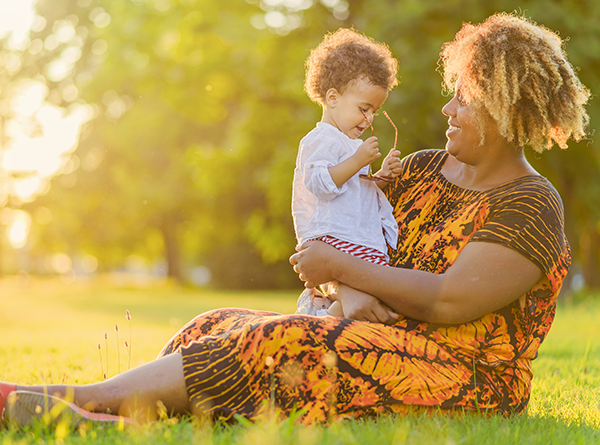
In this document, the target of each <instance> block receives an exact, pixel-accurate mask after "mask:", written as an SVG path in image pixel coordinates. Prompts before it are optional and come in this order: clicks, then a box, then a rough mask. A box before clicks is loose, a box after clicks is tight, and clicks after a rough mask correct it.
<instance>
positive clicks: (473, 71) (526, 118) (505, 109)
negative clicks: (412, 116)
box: [439, 13, 590, 153]
mask: <svg viewBox="0 0 600 445" xmlns="http://www.w3.org/2000/svg"><path fill="white" fill-rule="evenodd" d="M562 44H563V42H562V40H561V39H560V37H559V36H558V35H557V34H555V33H554V32H552V31H550V30H548V29H547V28H544V27H542V26H539V25H537V24H535V23H534V22H532V21H530V20H528V19H525V18H522V17H518V16H516V15H514V14H507V13H499V14H494V15H493V16H491V17H489V18H488V19H487V20H486V21H485V22H483V23H481V24H479V25H477V26H474V25H471V24H468V23H465V24H463V27H462V28H461V30H460V31H459V32H458V33H457V34H456V37H455V38H454V40H453V41H452V42H448V43H446V44H444V46H443V48H442V52H441V54H440V61H439V65H440V66H439V68H440V69H441V70H442V71H443V72H442V75H443V86H444V87H445V89H446V91H448V92H454V91H455V90H456V89H457V87H458V90H459V92H460V95H461V96H462V100H463V101H465V102H466V103H469V104H471V105H472V106H473V108H474V109H475V113H474V118H475V120H476V122H475V124H476V126H477V127H478V129H479V130H480V131H479V132H480V134H481V135H482V143H483V133H482V131H481V129H482V128H483V125H484V123H485V120H486V119H489V116H491V118H492V119H493V120H494V121H495V122H496V124H497V126H498V131H499V133H500V135H502V136H503V137H504V138H506V140H507V141H509V142H510V143H512V144H513V145H515V146H517V147H519V148H523V147H524V146H526V145H529V146H530V147H531V148H532V149H533V150H534V151H536V152H538V153H541V152H542V151H544V149H550V148H552V146H553V145H554V143H556V144H558V146H559V147H561V148H567V141H568V140H569V139H570V138H572V139H574V140H576V141H579V140H581V139H582V138H584V137H585V136H586V132H585V127H586V125H587V124H588V121H589V117H588V115H587V113H586V111H585V108H584V105H585V104H586V102H587V101H588V99H589V97H590V92H589V90H588V89H587V88H586V87H585V86H584V85H582V84H581V82H580V81H579V79H578V77H577V75H576V74H575V72H574V70H573V67H572V66H571V64H570V63H569V62H568V61H567V55H566V53H565V52H564V51H563V48H562ZM459 77H460V82H459V84H458V85H457V81H459ZM481 111H484V112H483V113H482V112H481Z"/></svg>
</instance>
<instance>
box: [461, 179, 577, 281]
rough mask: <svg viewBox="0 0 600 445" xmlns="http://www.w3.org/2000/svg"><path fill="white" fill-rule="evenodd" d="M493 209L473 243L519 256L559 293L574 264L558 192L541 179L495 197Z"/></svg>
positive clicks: (492, 203)
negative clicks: (495, 245) (496, 246)
mask: <svg viewBox="0 0 600 445" xmlns="http://www.w3.org/2000/svg"><path fill="white" fill-rule="evenodd" d="M490 205H491V211H490V214H489V218H488V220H487V221H486V222H485V224H484V225H483V226H482V227H481V228H480V229H479V230H477V232H475V234H474V235H473V237H472V238H471V240H470V241H471V242H473V241H484V242H493V243H499V244H502V245H505V246H507V247H509V248H511V249H513V250H515V251H517V252H519V253H520V254H521V255H523V256H525V257H526V258H528V259H529V260H531V261H533V263H535V264H536V265H537V266H538V267H539V268H540V270H542V271H543V272H544V274H545V275H546V276H547V278H548V280H549V281H550V283H551V287H552V289H553V290H554V291H557V290H558V289H559V288H560V285H561V283H562V280H563V279H564V277H565V275H566V273H567V271H568V268H569V265H570V262H571V256H570V249H569V243H568V241H567V239H566V236H565V233H564V212H563V205H562V201H561V199H560V196H559V194H558V192H557V191H556V190H555V189H554V188H553V187H552V185H551V184H550V183H549V182H548V181H546V180H545V179H541V178H540V179H539V180H536V181H533V182H532V183H530V184H527V185H523V186H520V187H518V188H517V189H515V190H508V191H506V192H504V193H501V194H499V195H498V196H494V197H493V199H492V200H491V201H490Z"/></svg>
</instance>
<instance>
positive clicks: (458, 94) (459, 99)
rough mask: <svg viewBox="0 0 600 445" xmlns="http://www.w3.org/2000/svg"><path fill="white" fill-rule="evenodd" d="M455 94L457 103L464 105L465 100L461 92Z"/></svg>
mask: <svg viewBox="0 0 600 445" xmlns="http://www.w3.org/2000/svg"><path fill="white" fill-rule="evenodd" d="M455 96H456V100H457V101H458V103H459V104H461V105H466V102H465V100H464V98H463V95H462V94H460V93H456V95H455Z"/></svg>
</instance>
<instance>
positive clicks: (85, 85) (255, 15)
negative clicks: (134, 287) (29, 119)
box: [29, 0, 600, 288]
mask: <svg viewBox="0 0 600 445" xmlns="http://www.w3.org/2000/svg"><path fill="white" fill-rule="evenodd" d="M519 8H521V9H522V10H523V11H524V13H525V15H527V16H530V17H532V18H533V19H534V20H536V21H537V22H539V23H542V24H544V25H546V26H548V27H549V28H551V29H553V30H558V31H559V32H560V33H561V35H562V36H563V37H570V41H569V43H568V46H567V50H568V53H569V55H570V60H571V61H572V63H573V64H574V65H575V66H577V67H580V68H581V71H580V74H581V78H582V80H583V81H584V83H585V84H587V85H588V86H589V87H590V88H591V90H592V93H594V94H597V89H598V88H599V83H598V80H599V79H598V77H599V76H600V65H599V64H600V61H599V58H600V51H598V49H599V48H600V32H598V30H599V25H598V24H597V20H595V17H596V16H597V14H594V12H600V11H598V9H599V8H600V6H599V5H598V4H597V2H592V1H591V0H581V1H577V2H572V1H569V2H567V1H566V0H555V1H552V2H547V1H543V0H522V1H512V0H510V1H509V0H491V1H487V2H481V1H475V0H448V1H445V2H418V1H414V0H402V1H390V0H378V1H365V0H347V1H346V0H321V1H314V0H304V1H287V2H283V1H275V0H270V1H263V2H260V3H259V2H258V0H247V1H245V2H244V1H241V0H220V1H218V2H215V1H214V0H181V1H178V2H175V1H170V0H77V1H75V0H52V1H50V0H45V1H40V2H39V3H38V6H37V11H38V14H40V15H41V16H43V17H44V18H45V19H46V23H47V24H48V25H47V26H46V28H44V29H43V30H42V31H39V32H38V33H34V35H33V37H32V39H34V40H35V39H42V40H44V41H46V40H47V39H49V38H51V36H52V35H53V34H57V33H60V29H61V26H63V25H65V24H66V25H65V26H68V23H71V24H72V26H74V29H75V30H76V32H75V34H74V35H73V36H72V39H71V40H66V41H65V42H64V43H63V44H61V45H59V46H58V47H57V49H55V50H54V52H53V54H54V55H59V54H63V52H64V51H67V49H68V48H69V47H71V46H75V47H77V48H80V50H81V57H80V58H79V59H78V60H77V61H76V62H74V65H73V68H72V69H71V70H70V71H68V72H67V73H66V74H65V75H64V78H62V79H57V80H56V81H51V80H49V81H48V85H49V87H50V89H51V93H50V96H49V100H53V101H55V102H56V103H60V104H62V105H68V101H67V100H66V99H65V97H67V96H68V95H66V94H65V91H72V87H73V86H75V87H76V88H77V90H78V92H79V98H80V99H82V100H84V101H86V102H88V103H92V104H94V106H95V110H96V118H95V119H94V120H92V121H91V122H90V124H89V125H88V128H87V129H86V131H85V132H84V134H83V135H82V138H81V143H80V145H79V147H78V149H77V151H76V153H75V155H74V157H73V162H74V164H72V165H74V166H75V167H77V166H79V168H76V169H74V170H73V169H72V171H70V170H69V171H66V172H65V174H64V175H62V176H59V177H57V178H55V180H54V181H53V184H52V187H51V190H50V192H49V194H48V195H46V196H44V197H41V198H39V199H38V200H37V201H36V202H35V203H34V204H32V205H30V206H29V209H30V210H31V211H32V212H35V211H36V209H37V208H40V207H46V208H49V209H50V210H51V211H52V213H53V215H54V218H53V220H52V222H51V223H50V224H49V225H47V226H40V225H36V226H35V227H34V238H35V240H36V242H35V245H34V246H33V248H32V249H33V250H32V252H33V254H34V255H42V254H43V252H45V251H47V250H48V249H62V250H64V251H68V252H69V253H71V254H73V255H76V254H81V253H82V252H87V253H91V254H93V255H95V256H97V257H98V258H99V259H100V261H101V263H102V264H104V265H105V267H106V268H107V269H112V268H115V267H118V266H119V265H122V263H123V261H124V258H125V257H126V256H127V255H128V254H131V253H135V254H138V255H143V256H145V257H146V258H148V259H150V260H158V259H160V258H165V259H166V260H167V263H168V265H169V274H170V275H172V276H174V277H180V278H181V277H183V276H184V275H185V274H186V270H185V269H186V266H188V265H189V266H192V265H195V264H203V265H206V266H208V267H209V268H210V269H211V270H212V272H213V284H215V285H220V286H227V287H232V288H234V287H245V288H251V287H289V286H290V285H292V284H293V283H297V281H296V280H297V279H296V277H295V276H294V274H293V273H292V272H291V269H290V267H289V265H288V264H287V257H288V256H289V254H290V253H292V251H293V246H294V244H295V243H294V236H293V228H292V222H291V217H290V196H291V178H292V171H293V166H294V160H295V154H296V148H297V144H298V141H299V140H300V139H301V137H302V136H303V135H304V134H306V133H307V132H308V131H309V130H310V129H311V128H312V127H313V126H314V124H315V122H316V121H318V120H319V112H320V110H319V109H318V107H317V106H316V105H314V104H312V103H311V102H310V101H309V100H308V99H307V98H306V97H305V95H304V93H303V90H302V83H303V63H304V60H305V58H306V56H307V55H308V51H309V50H310V49H311V48H313V47H314V46H316V45H317V44H318V42H319V41H320V40H321V38H322V36H323V34H324V33H326V32H328V31H332V30H335V29H337V28H339V27H341V26H346V27H349V26H354V27H355V28H356V29H358V30H360V31H362V32H364V33H366V34H367V35H369V36H372V37H373V38H375V39H376V40H379V41H384V42H386V43H387V44H389V46H390V48H391V50H392V52H393V53H394V54H395V55H396V56H397V57H398V59H399V61H400V76H401V84H400V86H399V87H398V88H396V89H395V90H394V91H393V92H392V93H391V94H390V97H389V99H388V101H387V103H386V104H385V107H384V108H385V109H386V110H387V111H388V112H389V114H390V115H391V116H392V118H393V119H394V120H395V122H396V123H397V125H398V128H399V130H400V137H399V141H398V142H399V148H400V150H401V151H402V153H403V154H404V155H406V154H409V153H411V152H413V151H416V150H418V149H423V148H430V147H437V148H442V147H443V145H444V143H445V136H444V129H445V127H446V123H445V121H446V118H445V117H444V116H443V115H442V114H441V112H440V109H441V107H442V106H443V104H444V102H445V101H446V100H447V98H445V97H443V96H442V95H441V94H440V91H441V87H440V77H439V74H438V73H436V67H437V59H438V54H439V50H440V47H441V45H442V44H443V42H445V41H448V40H450V39H452V37H453V36H454V34H455V33H456V31H458V29H459V28H460V26H461V23H462V22H480V21H482V20H483V19H485V17H487V16H488V15H490V14H492V13H494V12H496V11H513V10H515V9H519ZM269 14H271V16H270V17H273V15H272V14H280V15H279V16H277V17H279V19H281V20H283V21H282V22H281V23H287V25H284V26H283V27H279V28H274V27H272V26H268V23H271V22H269V20H267V19H268V17H269V16H268V15H269ZM282 17H283V19H282ZM265 20H266V22H267V25H265ZM286 20H287V22H286ZM50 24H54V25H52V26H50ZM57 24H59V25H57ZM61 24H62V25H61ZM286 26H288V28H286ZM48 51H49V50H43V51H42V52H41V53H40V58H42V57H46V58H47V57H48ZM40 63H45V62H44V61H43V60H42V59H40ZM52 63H54V62H50V63H49V64H47V65H46V66H51V64H52ZM40 72H41V73H47V72H48V70H47V69H42V68H40ZM46 77H48V76H47V75H46ZM69 89H70V90H69ZM599 110H600V106H599V105H597V104H596V103H595V102H592V104H591V106H590V115H591V118H592V123H594V122H597V121H598V118H600V116H599V114H600V111H599ZM375 127H376V132H377V134H378V136H379V137H380V140H381V141H382V146H383V147H385V146H391V143H392V142H391V141H392V137H393V134H392V131H391V128H389V126H387V125H386V124H385V123H381V122H379V121H376V122H375ZM592 130H593V124H592ZM530 158H531V160H532V162H533V164H534V166H535V168H536V169H538V170H539V171H540V173H541V174H543V175H545V176H547V177H548V178H549V179H550V180H551V181H552V182H553V183H554V184H555V186H556V187H557V189H558V190H559V192H560V193H561V194H562V196H563V199H564V202H565V210H566V222H567V232H568V236H569V239H570V240H571V244H572V249H573V257H574V262H575V264H576V268H577V269H581V270H582V271H583V273H584V275H585V278H586V282H587V283H588V285H590V286H600V259H599V255H600V234H599V231H600V210H599V209H598V206H597V205H596V204H595V203H597V200H598V196H600V190H599V188H600V182H599V181H598V180H597V178H598V177H599V175H600V150H599V148H598V143H597V142H596V141H594V140H593V138H591V139H590V140H589V141H584V142H582V143H579V144H571V145H570V150H569V151H567V152H566V153H561V152H560V150H558V149H554V150H552V151H551V152H549V153H546V154H544V155H542V156H538V157H535V156H533V155H531V156H530Z"/></svg>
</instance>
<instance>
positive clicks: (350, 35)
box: [304, 28, 398, 105]
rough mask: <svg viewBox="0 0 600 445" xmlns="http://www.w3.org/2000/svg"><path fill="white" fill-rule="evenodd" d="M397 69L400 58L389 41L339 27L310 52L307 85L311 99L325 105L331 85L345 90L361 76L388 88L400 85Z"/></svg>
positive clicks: (307, 61) (373, 83)
mask: <svg viewBox="0 0 600 445" xmlns="http://www.w3.org/2000/svg"><path fill="white" fill-rule="evenodd" d="M397 73H398V61H397V60H396V59H395V58H394V57H393V56H392V53H391V51H390V49H389V48H388V47H387V45H385V44H383V43H378V42H375V41H374V40H373V39H371V38H369V37H366V36H365V35H363V34H360V33H358V32H356V31H354V30H353V29H345V28H340V29H338V30H337V31H336V32H334V33H330V34H327V35H326V36H325V38H324V39H323V41H322V42H321V43H320V44H319V46H317V47H316V48H315V49H313V50H312V51H311V53H310V56H308V59H307V60H306V80H305V82H304V89H305V91H306V94H308V97H310V99H311V100H313V101H314V102H316V103H318V104H321V105H323V104H324V102H325V95H326V93H327V91H328V90H329V89H330V88H335V89H336V90H337V91H338V92H340V93H341V94H343V93H344V90H345V89H346V87H347V86H348V84H350V83H352V82H353V81H356V80H358V79H366V80H367V81H368V82H370V83H371V84H372V85H376V86H380V87H382V88H385V89H386V90H387V91H389V90H391V89H392V88H394V87H395V86H396V85H398V79H397V78H396V75H397Z"/></svg>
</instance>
